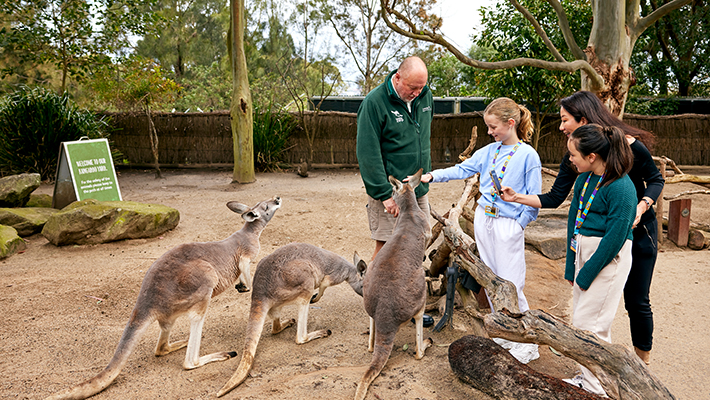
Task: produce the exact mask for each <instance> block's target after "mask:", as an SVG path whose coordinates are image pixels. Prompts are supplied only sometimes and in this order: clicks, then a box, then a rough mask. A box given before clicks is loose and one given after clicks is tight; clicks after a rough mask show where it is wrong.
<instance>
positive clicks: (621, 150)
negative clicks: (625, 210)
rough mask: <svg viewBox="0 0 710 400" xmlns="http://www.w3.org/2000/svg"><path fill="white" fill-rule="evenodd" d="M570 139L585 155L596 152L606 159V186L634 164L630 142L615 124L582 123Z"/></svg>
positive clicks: (604, 183) (604, 182)
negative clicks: (603, 125) (605, 125)
mask: <svg viewBox="0 0 710 400" xmlns="http://www.w3.org/2000/svg"><path fill="white" fill-rule="evenodd" d="M569 140H570V142H571V143H572V144H573V145H574V146H575V147H576V148H577V151H579V152H580V153H581V154H582V155H583V156H585V157H586V156H588V155H590V154H592V153H595V154H597V155H598V156H599V157H601V159H602V160H604V162H605V163H606V172H605V173H604V180H603V181H602V185H604V186H606V185H608V184H610V183H612V182H614V181H615V180H617V179H619V178H621V177H622V176H623V175H624V174H626V173H628V172H629V171H630V170H631V167H632V166H633V164H634V155H633V153H632V152H631V147H629V142H628V141H627V140H626V136H625V135H624V132H623V131H622V130H621V129H619V128H617V127H615V126H607V127H602V126H601V125H597V124H586V125H582V126H580V127H579V128H577V129H575V130H574V132H572V134H571V135H570V136H569Z"/></svg>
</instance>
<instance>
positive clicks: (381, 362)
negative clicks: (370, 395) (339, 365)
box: [355, 332, 396, 400]
mask: <svg viewBox="0 0 710 400" xmlns="http://www.w3.org/2000/svg"><path fill="white" fill-rule="evenodd" d="M395 333H396V332H394V333H392V334H391V336H390V335H387V336H388V337H386V338H385V339H384V340H382V341H380V340H379V337H378V338H377V339H378V340H377V341H376V342H375V351H374V352H373V353H372V362H370V367H369V368H368V369H367V371H366V372H365V375H363V376H362V379H361V380H360V383H359V384H358V385H357V391H356V392H355V400H363V399H364V398H365V395H366V394H367V389H368V388H369V387H370V384H371V383H372V381H374V380H375V378H377V375H379V374H380V372H381V371H382V368H384V366H385V364H386V363H387V360H388V359H389V357H390V353H392V347H393V346H394V335H395ZM378 336H381V335H378Z"/></svg>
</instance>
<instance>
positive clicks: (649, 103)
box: [625, 96, 680, 115]
mask: <svg viewBox="0 0 710 400" xmlns="http://www.w3.org/2000/svg"><path fill="white" fill-rule="evenodd" d="M679 104H680V102H679V101H678V99H677V98H675V97H670V98H654V97H631V96H629V98H628V99H627V100H626V109H625V112H627V113H630V114H641V115H675V114H677V113H678V105H679Z"/></svg>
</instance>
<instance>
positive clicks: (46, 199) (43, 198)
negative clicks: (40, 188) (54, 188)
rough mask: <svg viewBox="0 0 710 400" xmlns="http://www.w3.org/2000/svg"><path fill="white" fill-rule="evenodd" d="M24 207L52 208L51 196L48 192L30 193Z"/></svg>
mask: <svg viewBox="0 0 710 400" xmlns="http://www.w3.org/2000/svg"><path fill="white" fill-rule="evenodd" d="M25 207H44V208H52V196H51V195H49V194H34V193H32V194H31V195H30V199H29V200H28V201H27V204H25Z"/></svg>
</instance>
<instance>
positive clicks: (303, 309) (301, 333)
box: [296, 299, 332, 344]
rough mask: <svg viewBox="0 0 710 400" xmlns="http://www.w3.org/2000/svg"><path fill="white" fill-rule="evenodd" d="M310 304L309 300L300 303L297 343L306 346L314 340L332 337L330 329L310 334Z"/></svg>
mask: <svg viewBox="0 0 710 400" xmlns="http://www.w3.org/2000/svg"><path fill="white" fill-rule="evenodd" d="M309 307H310V304H309V302H308V299H305V300H303V301H300V302H299V304H298V333H297V334H296V343H298V344H304V343H308V342H310V341H311V340H314V339H320V338H324V337H328V336H330V335H331V333H332V332H331V331H330V329H321V330H317V331H313V332H311V333H308V309H309Z"/></svg>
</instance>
